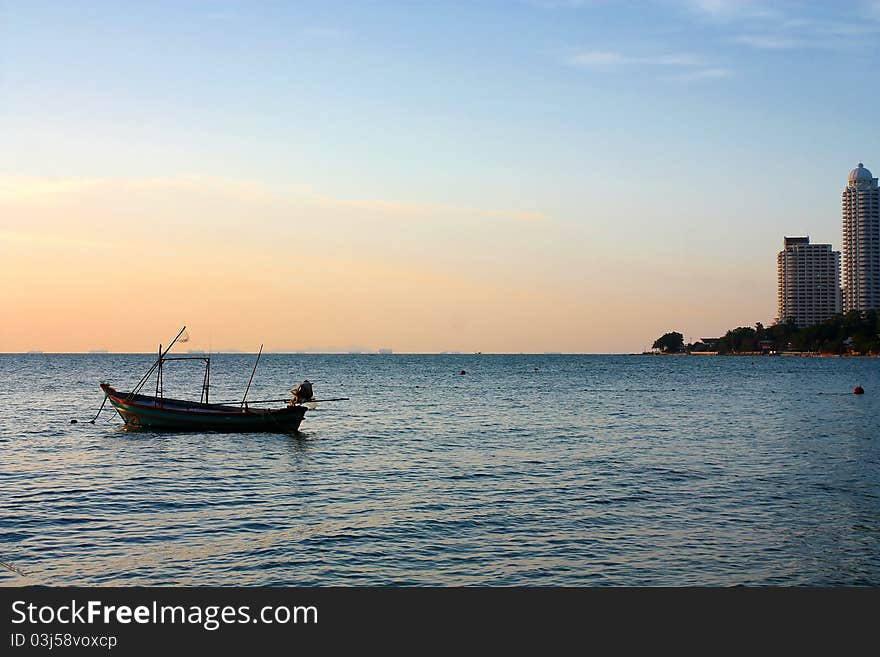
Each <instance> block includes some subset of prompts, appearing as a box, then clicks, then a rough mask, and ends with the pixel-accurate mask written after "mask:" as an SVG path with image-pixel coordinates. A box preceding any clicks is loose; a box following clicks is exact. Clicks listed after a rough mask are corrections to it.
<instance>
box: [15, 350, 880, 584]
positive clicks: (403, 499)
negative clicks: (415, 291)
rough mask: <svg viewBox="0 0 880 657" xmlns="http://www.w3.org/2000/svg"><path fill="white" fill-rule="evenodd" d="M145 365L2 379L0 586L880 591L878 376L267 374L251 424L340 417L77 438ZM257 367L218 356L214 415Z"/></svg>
mask: <svg viewBox="0 0 880 657" xmlns="http://www.w3.org/2000/svg"><path fill="white" fill-rule="evenodd" d="M153 359H155V356H154V355H149V354H139V355H138V354H130V355H120V354H21V355H10V354H5V355H0V380H2V384H3V385H2V386H0V500H2V504H0V562H2V564H0V585H4V586H23V585H49V586H57V585H121V586H133V585H162V586H170V585H183V586H189V585H245V586H250V585H278V586H324V585H342V586H362V585H432V586H433V585H439V586H463V585H464V586H469V585H477V586H514V585H526V586H606V585H613V586H631V585H638V586H645V585H646V586H694V585H695V586H707V585H708V586H740V585H745V586H756V585H782V586H877V585H880V360H878V359H861V358H800V357H723V356H706V357H695V356H692V357H660V356H648V355H645V356H637V355H621V356H610V355H602V356H593V355H583V356H578V355H557V354H548V355H489V354H444V355H396V354H339V355H325V354H263V356H262V359H261V361H260V365H259V368H258V369H257V372H256V376H255V378H254V382H253V385H252V386H251V389H250V391H249V393H248V398H249V399H252V400H260V399H277V398H286V397H289V396H290V389H291V388H293V387H294V386H295V385H296V384H297V383H299V382H300V381H302V380H304V379H308V380H309V381H311V382H312V383H313V385H314V389H315V394H316V396H317V397H320V398H336V397H347V398H348V400H347V401H336V402H323V403H319V404H317V406H316V407H315V408H313V409H311V410H309V411H308V412H307V413H306V416H305V420H304V422H303V424H302V427H301V429H300V432H299V433H298V434H295V435H284V434H220V433H154V432H150V431H126V430H125V429H123V426H122V422H121V420H120V418H119V417H118V416H117V415H116V414H115V412H113V411H112V409H110V408H109V404H108V406H107V407H105V409H104V411H103V412H102V413H101V415H100V416H99V417H98V419H97V420H96V421H95V423H94V424H90V423H89V420H90V419H91V418H93V417H94V416H95V414H96V412H97V411H98V408H99V406H100V405H101V401H102V399H103V395H102V393H101V391H100V390H99V388H98V384H99V382H101V381H107V382H110V383H111V384H112V385H114V386H115V387H116V388H117V389H119V390H127V389H130V388H131V387H132V386H133V385H134V384H135V383H137V381H138V380H139V378H140V377H141V375H142V374H143V372H144V371H145V370H146V369H147V368H148V367H149V366H150V364H151V363H152V361H153ZM253 363H254V355H253V354H215V355H214V356H213V357H212V369H211V384H212V387H211V398H212V400H216V401H235V400H240V399H241V397H242V395H243V393H244V389H245V387H246V385H247V379H248V377H249V376H250V373H251V369H252V367H253ZM202 375H203V371H202V369H201V364H200V362H199V361H176V362H173V363H168V364H167V366H166V368H165V372H164V392H165V395H166V396H176V397H184V398H195V399H198V397H199V392H200V386H201V383H202ZM857 385H861V386H863V387H864V390H865V394H864V395H854V394H853V393H852V391H853V388H854V387H855V386H857ZM151 389H152V390H153V391H155V382H151V383H148V384H147V386H146V388H145V391H149V390H151ZM72 420H77V422H76V423H72V422H71V421H72Z"/></svg>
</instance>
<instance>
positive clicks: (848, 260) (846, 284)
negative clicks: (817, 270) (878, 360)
mask: <svg viewBox="0 0 880 657" xmlns="http://www.w3.org/2000/svg"><path fill="white" fill-rule="evenodd" d="M841 205H842V211H843V311H844V312H849V311H851V310H863V311H864V310H872V309H880V187H878V185H877V179H876V178H874V177H873V176H872V175H871V172H870V171H868V170H867V169H866V168H865V166H864V165H863V164H862V163H861V162H859V166H857V167H856V168H855V169H853V170H852V171H850V172H849V181H848V182H847V185H846V189H844V190H843V197H842V203H841Z"/></svg>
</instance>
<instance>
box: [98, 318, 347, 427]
mask: <svg viewBox="0 0 880 657" xmlns="http://www.w3.org/2000/svg"><path fill="white" fill-rule="evenodd" d="M185 330H186V327H185V326H184V327H183V328H182V329H180V332H179V333H178V334H177V337H175V338H174V340H172V342H171V344H170V345H169V346H168V348H167V349H165V350H164V351H163V349H162V345H159V357H158V359H157V360H156V362H154V363H153V365H152V366H151V367H150V369H148V370H147V373H146V374H144V375H143V377H141V380H140V381H139V382H138V384H137V385H136V386H135V387H134V388H132V390H131V392H119V391H117V390H116V389H115V388H114V387H113V386H111V385H110V384H108V383H103V382H102V383H101V390H102V391H103V392H104V404H106V402H107V401H108V400H109V401H110V404H111V405H112V406H113V408H115V409H116V412H117V413H119V416H120V417H121V418H122V420H123V421H124V422H125V425H126V427H130V428H134V429H150V430H156V431H227V432H243V433H246V432H251V431H273V432H278V433H288V432H293V431H297V430H299V425H300V423H301V422H302V420H303V417H304V416H305V414H306V410H307V408H308V407H307V406H304V404H314V403H317V402H318V401H343V400H344V399H345V398H344V397H340V398H337V399H324V400H317V399H315V398H314V397H313V396H312V384H311V383H309V382H308V381H303V382H302V383H301V384H300V385H298V386H297V387H296V388H294V389H293V390H292V391H291V392H292V393H293V395H292V397H291V398H290V399H263V400H257V401H248V398H247V396H248V392H249V391H250V388H251V382H252V381H253V379H254V374H255V373H256V371H257V365H258V364H259V362H260V356H261V355H262V354H263V346H262V345H260V351H259V353H258V354H257V361H256V363H254V369H253V371H252V372H251V376H250V379H248V384H247V388H246V389H245V391H244V396H243V397H242V399H241V401H240V402H222V403H219V404H218V403H214V404H212V403H210V402H209V401H208V396H209V391H210V384H211V357H210V356H168V352H169V351H170V350H171V347H173V346H174V344H175V343H176V342H177V341H178V340H179V339H180V337H181V336H182V335H183V333H184V331H185ZM182 341H183V342H185V341H186V338H184V340H182ZM172 360H200V361H202V362H204V363H205V376H204V380H203V382H202V394H201V397H200V398H199V401H184V400H182V399H170V398H167V397H165V395H164V392H163V374H162V372H163V366H164V363H166V362H167V361H172ZM153 372H155V373H156V377H155V378H156V394H155V395H145V394H142V392H141V391H142V389H143V387H144V385H145V384H146V382H147V380H148V379H149V378H150V377H151V375H152V374H153ZM270 402H271V403H278V402H287V405H286V406H284V407H282V408H260V407H258V406H254V405H255V404H263V403H270ZM104 404H101V408H102V409H103V408H104ZM100 413H101V411H100V410H99V411H98V415H100ZM95 418H97V415H96V416H95ZM92 422H94V420H92Z"/></svg>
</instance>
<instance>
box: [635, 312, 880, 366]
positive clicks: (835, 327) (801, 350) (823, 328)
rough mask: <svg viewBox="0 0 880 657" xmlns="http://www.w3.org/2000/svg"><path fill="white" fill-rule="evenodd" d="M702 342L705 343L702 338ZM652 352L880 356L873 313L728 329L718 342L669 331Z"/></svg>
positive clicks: (878, 323) (879, 325)
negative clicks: (694, 339) (687, 339)
mask: <svg viewBox="0 0 880 657" xmlns="http://www.w3.org/2000/svg"><path fill="white" fill-rule="evenodd" d="M703 340H706V339H705V338H704V339H703ZM653 349H654V352H648V353H656V354H660V355H688V354H691V355H715V354H718V355H730V356H761V355H780V356H784V355H788V356H873V357H877V356H880V313H878V312H877V311H876V310H871V311H868V312H864V313H862V312H859V311H857V310H855V311H852V312H849V313H847V314H846V315H835V316H834V317H832V318H830V319H828V320H826V321H824V322H822V323H820V324H814V325H813V326H806V327H803V328H798V327H797V326H796V325H795V323H794V321H792V320H789V321H787V322H783V323H778V324H774V325H772V326H769V327H765V326H764V325H763V324H761V323H760V322H758V323H757V324H755V326H754V327H750V326H740V327H738V328H735V329H730V330H729V331H727V333H725V334H724V335H723V336H722V337H721V338H718V339H717V340H706V341H705V342H704V341H697V342H693V343H690V344H685V343H684V338H683V336H682V334H681V333H679V332H677V331H672V332H670V333H666V334H664V335H662V336H661V337H659V338H657V340H656V341H655V342H654V345H653Z"/></svg>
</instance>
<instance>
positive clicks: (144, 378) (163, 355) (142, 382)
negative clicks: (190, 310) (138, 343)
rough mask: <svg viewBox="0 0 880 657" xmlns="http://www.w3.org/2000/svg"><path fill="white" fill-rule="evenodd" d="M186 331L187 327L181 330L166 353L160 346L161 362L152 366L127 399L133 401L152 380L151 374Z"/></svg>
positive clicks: (159, 361)
mask: <svg viewBox="0 0 880 657" xmlns="http://www.w3.org/2000/svg"><path fill="white" fill-rule="evenodd" d="M185 330H186V326H184V327H183V328H182V329H180V331H179V332H178V334H177V336H176V337H175V338H174V339H173V340H172V341H171V344H169V345H168V348H167V349H166V350H165V351H162V347H161V345H160V347H159V360H157V361H156V362H155V363H153V364H152V365H151V366H150V369H148V370H147V373H146V374H144V375H143V376H142V377H141V380H140V381H138V384H137V385H136V386H135V387H134V388H132V390H131V392H130V393H128V397H126V399H131V398H132V397H133V396H134V395H136V394H137V393H138V392H139V391H140V389H141V388H143V387H144V384H145V383H146V382H147V379H149V378H150V374H152V373H153V370H154V369H156V367H157V366H160V365H161V364H162V359H163V358H164V357H165V356H166V354H168V352H169V351H171V347H173V346H174V343H175V342H177V341H178V340H179V339H180V336H181V335H183V332H184V331H185Z"/></svg>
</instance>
